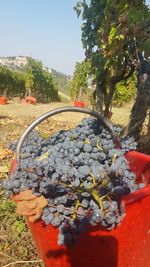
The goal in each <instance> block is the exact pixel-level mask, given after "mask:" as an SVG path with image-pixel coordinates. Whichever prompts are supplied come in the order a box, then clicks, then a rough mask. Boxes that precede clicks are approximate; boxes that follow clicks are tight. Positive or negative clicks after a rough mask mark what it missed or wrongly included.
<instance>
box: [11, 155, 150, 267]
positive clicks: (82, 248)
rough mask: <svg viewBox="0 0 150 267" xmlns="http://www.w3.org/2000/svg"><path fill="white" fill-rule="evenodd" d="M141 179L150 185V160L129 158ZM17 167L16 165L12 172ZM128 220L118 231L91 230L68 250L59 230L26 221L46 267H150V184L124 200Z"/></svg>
mask: <svg viewBox="0 0 150 267" xmlns="http://www.w3.org/2000/svg"><path fill="white" fill-rule="evenodd" d="M126 158H127V160H128V161H129V164H130V167H131V170H132V171H134V172H135V173H136V175H137V179H138V180H139V181H140V179H141V178H142V179H144V180H145V181H147V182H148V183H149V182H150V156H148V155H145V154H141V153H138V152H129V153H127V155H126ZM13 170H14V164H12V171H13ZM123 202H124V203H125V206H126V213H127V214H126V217H125V218H124V219H123V221H122V223H121V225H120V226H118V227H116V229H114V230H111V231H109V230H106V229H104V228H102V227H100V226H95V227H91V226H90V227H89V229H87V231H86V232H84V233H83V234H80V236H79V237H78V240H77V243H76V244H75V245H74V246H73V247H72V248H71V249H68V248H66V247H65V246H59V245H58V244H57V236H58V229H57V228H54V227H52V226H51V225H48V226H46V225H45V223H44V222H43V221H42V220H38V221H36V222H35V223H31V222H29V221H28V219H26V221H27V224H28V226H29V228H30V230H31V233H32V236H33V240H34V241H35V244H36V247H37V249H38V251H39V254H40V256H41V258H42V260H43V262H44V264H45V266H46V267H150V184H149V185H147V186H145V187H144V188H142V189H140V190H138V191H136V192H134V193H131V194H129V195H127V196H126V197H124V199H123Z"/></svg>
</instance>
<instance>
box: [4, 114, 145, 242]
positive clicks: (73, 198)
mask: <svg viewBox="0 0 150 267" xmlns="http://www.w3.org/2000/svg"><path fill="white" fill-rule="evenodd" d="M114 130H115V132H116V133H118V132H119V131H120V128H119V127H116V126H114ZM15 146H16V143H15V144H14V145H11V148H12V149H15ZM121 147H122V149H120V148H116V147H115V144H114V142H113V140H112V137H111V135H110V133H109V132H108V131H107V130H106V129H104V128H103V127H102V125H100V124H99V121H98V120H96V119H93V118H86V119H84V120H83V121H82V122H81V123H80V124H79V125H78V126H77V127H75V128H74V129H72V130H67V131H64V130H61V131H59V132H57V133H56V134H54V135H53V136H51V137H49V138H47V139H44V138H42V137H41V136H40V134H39V133H38V132H36V131H35V132H33V133H31V134H29V136H28V138H27V139H26V141H25V143H24V145H23V147H22V150H21V155H20V157H21V160H20V165H19V166H17V167H16V169H15V172H14V173H13V174H11V176H10V178H9V180H5V181H4V183H3V187H4V188H5V194H6V196H7V197H9V196H11V195H12V194H14V193H19V192H21V191H23V190H25V189H31V190H32V191H33V193H34V194H36V195H37V196H40V195H43V196H44V197H45V198H46V199H47V200H48V205H47V206H46V207H45V208H44V209H43V213H42V220H43V221H44V222H45V224H46V225H48V224H51V225H53V226H54V227H59V235H58V244H59V245H62V244H66V245H67V246H71V245H72V244H73V243H74V242H75V240H76V238H77V235H78V234H79V233H80V232H82V231H83V230H85V229H86V225H88V224H90V225H97V224H100V225H102V226H105V227H107V228H108V229H113V228H114V227H115V226H116V224H120V222H121V221H122V219H123V217H124V216H125V211H124V208H123V207H122V205H121V204H120V203H121V201H120V199H121V197H122V196H123V195H125V194H128V193H129V192H133V191H135V190H137V189H139V185H138V184H136V181H135V179H136V176H135V174H134V173H133V172H131V171H130V168H129V164H128V162H127V160H126V159H125V156H124V154H125V153H126V151H129V150H132V149H135V148H136V143H135V142H134V140H133V138H127V139H125V140H121ZM141 186H142V185H140V187H141Z"/></svg>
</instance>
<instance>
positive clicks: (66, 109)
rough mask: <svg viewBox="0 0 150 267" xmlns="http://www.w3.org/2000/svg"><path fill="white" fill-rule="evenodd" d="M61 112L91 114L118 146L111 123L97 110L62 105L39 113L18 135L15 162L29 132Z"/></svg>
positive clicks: (18, 160)
mask: <svg viewBox="0 0 150 267" xmlns="http://www.w3.org/2000/svg"><path fill="white" fill-rule="evenodd" d="M63 112H78V113H84V114H88V115H91V116H93V117H95V118H97V119H98V120H99V122H100V123H102V125H103V126H104V127H105V128H106V129H107V130H108V131H109V133H110V134H111V136H112V138H113V141H114V143H115V145H116V147H118V141H117V138H116V136H115V132H114V130H113V127H112V125H111V124H110V123H109V122H108V121H107V120H106V119H105V118H104V117H103V116H101V115H100V114H99V113H98V112H95V111H93V110H89V109H84V108H79V107H70V106H68V107H62V108H57V109H54V110H50V111H48V112H46V113H44V114H43V115H41V116H40V117H39V118H37V119H36V120H34V121H33V122H32V123H31V124H30V125H29V126H28V128H27V129H26V130H25V131H24V133H23V134H22V136H21V137H20V139H19V141H18V144H17V148H16V160H17V163H18V164H19V163H20V153H21V148H22V145H23V143H24V141H25V139H26V138H27V136H28V135H29V133H30V132H31V131H32V130H33V129H34V128H35V127H36V126H37V125H38V124H40V123H41V122H43V121H44V120H46V119H48V118H49V117H52V116H54V115H56V114H59V113H63Z"/></svg>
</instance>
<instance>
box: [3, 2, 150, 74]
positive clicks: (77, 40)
mask: <svg viewBox="0 0 150 267" xmlns="http://www.w3.org/2000/svg"><path fill="white" fill-rule="evenodd" d="M147 3H148V4H150V0H147ZM75 4H76V0H0V25H1V27H0V36H1V38H0V56H14V55H30V53H31V55H32V57H34V58H37V59H40V60H42V61H43V63H44V65H46V66H48V67H50V68H54V69H56V70H58V71H61V72H64V73H66V74H72V73H73V71H74V67H75V62H76V61H82V60H83V58H84V51H83V49H82V43H81V30H80V25H81V21H80V20H79V19H78V18H77V17H76V14H75V12H74V11H73V6H75Z"/></svg>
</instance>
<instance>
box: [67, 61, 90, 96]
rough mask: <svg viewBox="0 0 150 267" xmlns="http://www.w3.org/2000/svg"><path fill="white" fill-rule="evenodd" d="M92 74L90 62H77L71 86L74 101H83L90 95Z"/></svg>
mask: <svg viewBox="0 0 150 267" xmlns="http://www.w3.org/2000/svg"><path fill="white" fill-rule="evenodd" d="M89 73H90V63H89V62H84V61H83V62H81V63H79V62H77V63H76V66H75V71H74V74H73V78H72V81H71V86H70V95H71V98H72V99H73V100H75V99H80V100H81V99H82V98H83V97H85V96H86V95H87V93H88V78H89Z"/></svg>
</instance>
